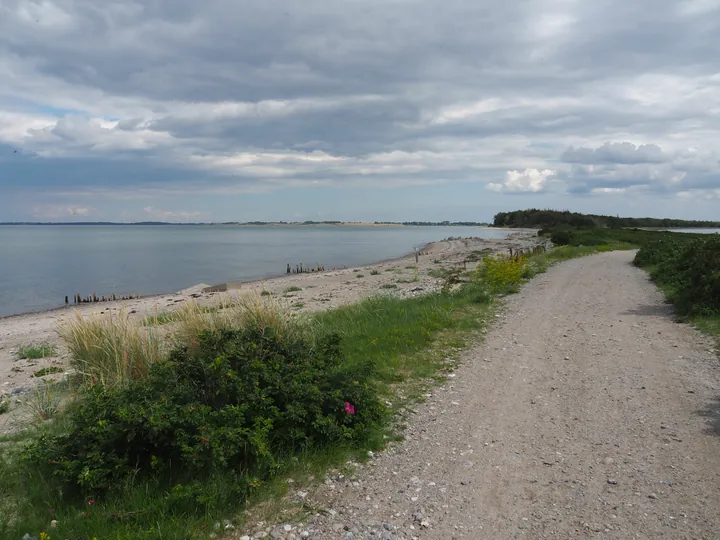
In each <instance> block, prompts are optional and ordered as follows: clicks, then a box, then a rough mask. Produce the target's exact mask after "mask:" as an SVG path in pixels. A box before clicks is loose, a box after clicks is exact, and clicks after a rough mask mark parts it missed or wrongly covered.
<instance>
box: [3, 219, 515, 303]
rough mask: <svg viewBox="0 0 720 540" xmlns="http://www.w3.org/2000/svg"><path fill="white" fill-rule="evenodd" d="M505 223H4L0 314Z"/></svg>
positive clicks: (389, 253) (366, 260) (336, 261)
mask: <svg viewBox="0 0 720 540" xmlns="http://www.w3.org/2000/svg"><path fill="white" fill-rule="evenodd" d="M506 235H507V231H503V230H498V229H491V228H486V227H460V226H458V227H455V226H450V227H445V226H407V227H370V226H367V227H366V226H332V225H328V226H322V225H312V226H307V225H305V226H302V225H298V226H291V225H287V226H273V225H270V226H233V225H2V226H0V317H3V316H8V315H15V314H20V313H28V312H35V311H43V310H47V309H52V308H55V307H60V306H62V305H64V303H65V296H69V297H70V301H71V302H72V298H73V295H75V294H76V293H79V294H81V295H82V296H90V295H92V294H93V293H95V294H97V295H98V296H111V295H113V294H115V295H118V296H122V295H129V294H133V295H141V296H146V295H152V294H163V293H170V292H176V291H179V290H182V289H185V288H188V287H191V286H193V285H196V284H199V283H206V284H208V285H215V284H218V283H224V282H228V281H251V280H257V279H264V278H269V277H274V276H279V275H283V274H285V272H286V267H287V264H290V265H292V267H293V268H294V267H295V265H297V264H300V263H302V264H303V265H304V266H305V267H308V266H316V265H318V264H321V265H323V266H324V267H325V268H326V269H329V268H342V267H352V266H359V265H364V264H370V263H374V262H379V261H382V260H386V259H391V258H395V257H400V256H403V255H406V254H408V253H412V252H413V251H414V250H415V249H418V248H421V247H422V246H425V245H426V244H428V243H429V242H434V241H438V240H443V239H445V238H448V237H463V238H465V237H480V238H503V237H505V236H506Z"/></svg>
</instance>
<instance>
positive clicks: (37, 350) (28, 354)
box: [17, 345, 57, 360]
mask: <svg viewBox="0 0 720 540" xmlns="http://www.w3.org/2000/svg"><path fill="white" fill-rule="evenodd" d="M17 356H18V358H20V359H21V360H40V359H41V358H51V357H53V356H57V348H56V347H55V346H54V345H23V346H22V347H20V348H19V349H18V351H17Z"/></svg>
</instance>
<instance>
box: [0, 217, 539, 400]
mask: <svg viewBox="0 0 720 540" xmlns="http://www.w3.org/2000/svg"><path fill="white" fill-rule="evenodd" d="M538 242H539V240H538V238H537V236H535V234H534V232H531V231H519V232H513V233H511V234H510V235H509V236H508V237H507V238H506V239H502V240H488V239H479V238H472V239H454V240H444V241H441V242H435V243H432V244H429V245H428V246H426V247H425V248H424V249H423V251H422V253H423V254H422V255H421V256H419V257H418V263H417V265H416V263H415V255H414V254H410V255H407V256H404V257H401V258H398V259H394V260H391V261H384V262H380V263H376V264H372V265H365V266H362V267H358V268H347V269H342V270H332V271H326V272H316V273H306V274H289V275H286V276H282V277H277V278H272V279H268V280H261V281H253V282H246V283H231V284H227V292H226V293H221V292H210V291H207V290H206V289H210V288H211V286H210V285H208V284H199V285H196V286H194V287H191V288H189V289H185V290H183V291H179V292H177V293H174V294H164V295H157V296H149V297H143V298H138V299H134V300H124V301H116V302H106V303H98V304H89V305H81V306H73V307H70V308H62V309H56V310H52V311H46V312H41V313H29V314H24V315H16V316H12V317H6V318H2V319H0V395H3V394H10V395H12V396H20V395H22V394H24V393H27V392H28V391H30V390H31V389H32V387H33V386H35V385H36V384H39V383H41V381H42V378H38V377H34V374H35V373H36V372H37V371H38V370H40V369H42V368H45V367H49V366H55V367H59V368H61V369H65V368H66V367H67V365H68V358H67V351H66V350H65V348H64V347H63V344H62V342H61V340H60V338H59V336H58V334H57V329H58V327H59V325H62V324H63V322H64V321H66V320H67V319H68V318H70V317H74V316H75V314H76V313H79V314H81V315H82V316H83V317H90V316H98V315H107V314H113V313H120V312H123V313H126V314H127V316H128V317H133V318H137V319H138V320H140V319H143V318H145V317H148V316H152V315H153V314H157V313H163V312H168V311H172V310H174V309H177V308H179V307H180V306H182V304H183V303H185V302H188V301H196V302H198V303H199V304H201V305H212V304H214V303H217V302H218V301H219V300H220V299H221V297H222V296H223V295H225V294H248V293H250V294H259V293H261V292H262V291H267V292H269V293H271V294H272V295H273V297H274V298H276V299H278V300H279V301H280V302H282V303H283V304H285V305H286V306H287V308H288V309H290V310H292V311H294V312H297V313H307V312H312V311H317V310H321V309H331V308H335V307H339V306H342V305H345V304H349V303H352V302H356V301H358V300H361V299H363V298H368V297H371V296H374V295H379V294H385V295H395V296H398V297H408V296H414V295H420V294H427V293H429V292H433V291H437V290H438V289H439V288H440V286H441V283H442V280H441V279H440V278H437V277H433V276H432V275H430V273H431V272H432V271H433V270H440V269H448V268H453V267H457V266H458V265H460V266H462V265H463V262H464V261H466V259H467V258H468V256H469V255H471V254H472V252H473V251H480V250H486V249H490V250H492V251H494V252H505V251H507V249H508V248H510V247H512V248H519V247H528V246H532V245H535V244H536V243H538ZM474 264H475V263H468V264H467V267H468V268H472V267H473V265H474ZM415 267H416V268H415ZM383 286H385V287H383ZM392 286H394V288H391V287H392ZM215 288H217V287H213V289H215ZM220 288H223V289H224V288H225V287H220ZM291 288H292V289H295V288H298V289H301V290H293V291H288V289H291ZM41 344H51V345H54V346H55V347H56V349H57V356H54V357H52V358H44V359H40V360H20V359H19V358H18V354H17V351H18V349H19V348H20V347H22V346H28V345H41ZM61 376H62V373H60V374H57V375H50V376H47V377H44V378H48V377H61Z"/></svg>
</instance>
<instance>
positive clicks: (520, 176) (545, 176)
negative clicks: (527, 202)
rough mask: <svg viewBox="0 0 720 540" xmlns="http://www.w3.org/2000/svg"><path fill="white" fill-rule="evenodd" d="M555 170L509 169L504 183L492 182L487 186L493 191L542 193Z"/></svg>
mask: <svg viewBox="0 0 720 540" xmlns="http://www.w3.org/2000/svg"><path fill="white" fill-rule="evenodd" d="M555 174H556V173H555V171H552V170H550V169H544V170H542V171H541V170H539V169H525V170H524V171H523V172H520V171H508V172H507V173H505V181H504V182H502V183H490V184H488V185H487V188H488V189H489V190H492V191H498V192H509V193H540V192H541V191H544V190H545V187H546V184H547V182H548V180H549V179H550V178H552V177H553V176H555Z"/></svg>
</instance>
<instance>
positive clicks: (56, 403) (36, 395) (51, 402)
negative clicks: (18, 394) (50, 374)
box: [27, 381, 64, 424]
mask: <svg viewBox="0 0 720 540" xmlns="http://www.w3.org/2000/svg"><path fill="white" fill-rule="evenodd" d="M63 393H64V385H63V384H62V383H59V382H55V381H46V382H45V383H44V384H42V385H40V386H39V387H37V388H35V390H33V392H32V394H30V399H29V400H28V402H27V407H28V410H29V411H30V416H31V418H32V420H33V422H35V423H38V424H39V423H42V422H44V421H46V420H50V419H51V418H53V417H54V416H55V415H56V414H57V413H58V411H59V410H60V402H61V400H62V394H63Z"/></svg>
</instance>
